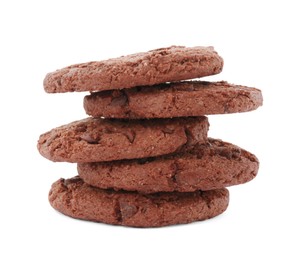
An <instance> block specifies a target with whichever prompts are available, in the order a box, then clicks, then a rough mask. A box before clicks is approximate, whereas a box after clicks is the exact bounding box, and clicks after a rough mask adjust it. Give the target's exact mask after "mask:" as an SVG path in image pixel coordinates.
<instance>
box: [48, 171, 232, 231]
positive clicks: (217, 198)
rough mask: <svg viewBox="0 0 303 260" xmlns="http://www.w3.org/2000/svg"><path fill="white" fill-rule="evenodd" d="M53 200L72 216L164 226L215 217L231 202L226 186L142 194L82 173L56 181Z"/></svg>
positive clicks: (111, 222)
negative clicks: (96, 182)
mask: <svg viewBox="0 0 303 260" xmlns="http://www.w3.org/2000/svg"><path fill="white" fill-rule="evenodd" d="M49 201H50V204H51V205H52V206H53V207H54V208H55V209H56V210H58V211H59V212H61V213H63V214H65V215H68V216H70V217H73V218H78V219H83V220H90V221H96V222H103V223H107V224H113V225H123V226H132V227H162V226H168V225H175V224H184V223H190V222H194V221H200V220H205V219H209V218H212V217H215V216H217V215H219V214H221V213H223V212H224V211H225V210H226V208H227V206H228V202H229V193H228V190H227V189H219V190H212V191H196V192H190V193H186V192H185V193H183V192H171V193H163V192H162V193H155V194H139V193H137V192H126V191H113V190H103V189H99V188H94V187H92V186H90V185H88V184H86V183H84V182H83V181H82V180H81V179H80V178H79V177H75V178H72V179H67V180H64V179H60V180H58V181H56V182H55V183H54V184H53V185H52V188H51V190H50V192H49Z"/></svg>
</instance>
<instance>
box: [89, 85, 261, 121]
mask: <svg viewBox="0 0 303 260" xmlns="http://www.w3.org/2000/svg"><path fill="white" fill-rule="evenodd" d="M262 102H263V98H262V93H261V91H260V90H258V89H256V88H251V87H245V86H240V85H234V84H229V83H227V82H226V81H220V82H207V81H183V82H177V83H168V84H161V85H157V86H154V87H152V88H151V87H135V88H131V89H124V90H113V91H101V92H95V93H91V94H90V95H88V96H86V97H85V98H84V109H85V111H86V113H87V114H88V115H91V116H95V117H98V116H103V117H107V118H129V119H133V118H170V117H186V116H202V115H212V114H227V113H237V112H246V111H251V110H254V109H257V108H258V107H259V106H261V105H262Z"/></svg>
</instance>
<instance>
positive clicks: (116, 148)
mask: <svg viewBox="0 0 303 260" xmlns="http://www.w3.org/2000/svg"><path fill="white" fill-rule="evenodd" d="M208 126H209V124H208V120H207V118H206V117H199V118H195V117H191V118H190V117H189V118H179V119H178V118H173V119H153V120H126V121H124V120H117V119H103V118H86V119H83V120H80V121H75V122H72V123H70V124H67V125H63V126H61V127H57V128H54V129H52V130H51V131H49V132H47V133H44V134H42V135H41V136H40V138H39V141H38V150H39V152H40V153H41V155H42V156H44V157H45V158H47V159H49V160H52V161H55V162H99V161H113V160H121V159H132V158H144V157H153V156H159V155H163V154H169V153H173V152H176V151H178V150H180V149H181V148H183V147H184V146H191V145H194V144H195V143H197V142H202V143H203V142H206V141H207V131H208Z"/></svg>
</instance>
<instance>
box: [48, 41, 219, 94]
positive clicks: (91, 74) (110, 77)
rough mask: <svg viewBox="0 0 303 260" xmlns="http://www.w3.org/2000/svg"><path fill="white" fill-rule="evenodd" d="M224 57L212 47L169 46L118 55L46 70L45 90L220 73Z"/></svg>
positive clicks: (122, 85)
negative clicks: (47, 71) (112, 57)
mask: <svg viewBox="0 0 303 260" xmlns="http://www.w3.org/2000/svg"><path fill="white" fill-rule="evenodd" d="M222 68H223V59H222V58H221V57H220V56H219V55H218V54H217V52H215V50H214V48H213V47H192V48H186V47H184V46H171V47H168V48H161V49H156V50H151V51H148V52H142V53H136V54H131V55H127V56H122V57H120V58H115V59H109V60H104V61H95V62H88V63H81V64H76V65H72V66H69V67H66V68H63V69H60V70H56V71H54V72H51V73H48V74H47V75H46V77H45V79H44V82H43V84H44V89H45V91H46V92H48V93H62V92H71V91H101V90H108V89H123V88H131V87H135V86H142V85H146V86H151V85H155V84H159V83H164V82H172V81H179V80H185V79H193V78H198V77H203V76H209V75H213V74H217V73H220V72H221V71H222Z"/></svg>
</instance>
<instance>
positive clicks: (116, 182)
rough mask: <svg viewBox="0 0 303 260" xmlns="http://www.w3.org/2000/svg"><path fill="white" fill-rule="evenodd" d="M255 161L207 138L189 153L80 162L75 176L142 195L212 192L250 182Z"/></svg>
mask: <svg viewBox="0 0 303 260" xmlns="http://www.w3.org/2000/svg"><path fill="white" fill-rule="evenodd" d="M258 168H259V161H258V159H257V158H256V156H254V155H253V154H251V153H249V152H247V151H245V150H244V149H242V148H240V147H238V146H235V145H233V144H230V143H226V142H223V141H220V140H216V139H211V138H209V142H208V143H207V144H204V145H201V144H198V145H196V146H195V147H194V148H192V149H191V150H188V151H186V152H181V153H176V154H172V155H167V156H160V157H155V158H146V159H141V160H122V161H116V162H106V163H80V164H78V174H79V176H80V177H81V178H82V179H83V180H84V181H85V182H86V183H88V184H90V185H92V186H96V187H100V188H113V189H115V190H120V189H123V190H130V191H138V192H143V193H153V192H159V191H165V192H172V191H179V192H191V191H196V190H213V189H220V188H223V187H228V186H231V185H238V184H243V183H245V182H248V181H250V180H252V179H253V178H254V177H255V176H256V175H257V172H258Z"/></svg>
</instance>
